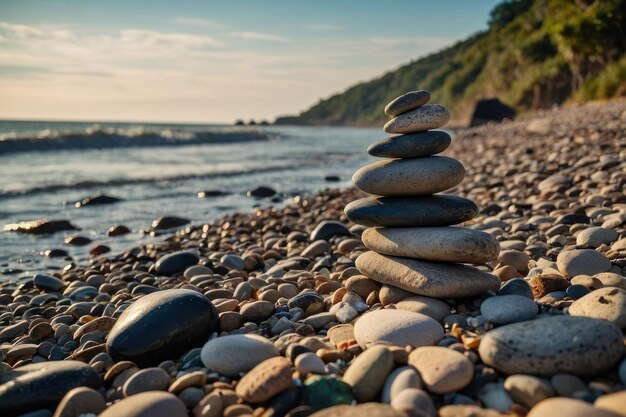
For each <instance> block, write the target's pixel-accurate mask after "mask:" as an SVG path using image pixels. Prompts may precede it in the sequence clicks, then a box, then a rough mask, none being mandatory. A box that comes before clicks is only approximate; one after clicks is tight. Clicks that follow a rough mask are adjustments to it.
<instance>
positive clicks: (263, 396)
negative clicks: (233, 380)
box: [236, 356, 292, 403]
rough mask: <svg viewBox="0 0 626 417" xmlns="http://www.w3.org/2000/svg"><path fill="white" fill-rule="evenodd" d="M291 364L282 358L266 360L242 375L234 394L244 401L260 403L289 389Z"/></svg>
mask: <svg viewBox="0 0 626 417" xmlns="http://www.w3.org/2000/svg"><path fill="white" fill-rule="evenodd" d="M291 384H292V382H291V364H290V363H289V361H288V360H287V359H285V358H284V357H282V356H279V357H275V358H270V359H266V360H265V361H263V362H261V363H259V364H258V365H257V366H255V367H254V368H253V369H252V370H251V371H250V372H248V373H247V374H246V375H244V377H243V378H241V380H240V381H239V383H238V384H237V387H236V393H237V395H239V396H240V397H241V398H243V399H244V401H248V402H251V403H262V402H265V401H268V400H269V399H271V398H273V397H274V396H275V395H277V394H278V393H280V392H282V391H285V390H286V389H288V388H289V387H291Z"/></svg>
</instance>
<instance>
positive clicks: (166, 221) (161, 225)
mask: <svg viewBox="0 0 626 417" xmlns="http://www.w3.org/2000/svg"><path fill="white" fill-rule="evenodd" d="M190 222H191V220H189V219H185V218H182V217H175V216H163V217H159V218H158V219H156V220H155V221H153V222H152V228H153V229H154V230H167V229H173V228H175V227H180V226H184V225H186V224H189V223H190Z"/></svg>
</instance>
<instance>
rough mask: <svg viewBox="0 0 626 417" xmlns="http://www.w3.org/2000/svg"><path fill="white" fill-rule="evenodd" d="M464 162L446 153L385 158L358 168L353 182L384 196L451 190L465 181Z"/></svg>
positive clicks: (367, 190) (359, 186)
mask: <svg viewBox="0 0 626 417" xmlns="http://www.w3.org/2000/svg"><path fill="white" fill-rule="evenodd" d="M464 176H465V168H464V167H463V164H461V163H460V162H459V161H457V160H456V159H453V158H449V157H447V156H426V157H423V158H410V159H384V160H382V161H378V162H374V163H373V164H370V165H366V166H364V167H363V168H361V169H359V170H358V171H357V172H355V173H354V175H353V176H352V182H353V183H354V185H355V186H356V187H357V188H358V189H360V190H362V191H365V192H366V193H370V194H374V195H381V196H390V197H393V196H409V195H430V194H436V193H439V192H442V191H446V190H449V189H450V188H453V187H454V186H456V185H458V184H459V183H460V182H461V181H463V177H464Z"/></svg>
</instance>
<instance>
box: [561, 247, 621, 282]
mask: <svg viewBox="0 0 626 417" xmlns="http://www.w3.org/2000/svg"><path fill="white" fill-rule="evenodd" d="M556 264H557V267H558V268H559V271H560V272H561V273H562V274H563V275H565V276H566V277H575V276H576V275H595V274H598V273H600V272H606V271H608V270H609V269H611V261H609V260H608V258H607V257H606V256H604V255H603V254H601V253H600V252H596V251H595V250H593V249H573V250H568V251H563V252H561V253H559V256H558V257H557V258H556Z"/></svg>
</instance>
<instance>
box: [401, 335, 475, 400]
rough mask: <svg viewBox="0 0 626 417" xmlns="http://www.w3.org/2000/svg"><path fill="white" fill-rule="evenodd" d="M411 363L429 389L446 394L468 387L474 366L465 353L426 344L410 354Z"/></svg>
mask: <svg viewBox="0 0 626 417" xmlns="http://www.w3.org/2000/svg"><path fill="white" fill-rule="evenodd" d="M409 365H411V366H413V367H414V368H415V369H416V370H417V371H418V372H419V374H420V376H421V378H422V380H423V381H424V385H425V386H426V389H428V391H430V392H433V393H435V394H446V393H449V392H453V391H457V390H460V389H462V388H464V387H466V386H467V385H468V384H469V383H470V382H471V381H472V377H473V376H474V366H473V365H472V362H471V361H470V360H469V359H467V357H466V356H465V355H463V354H462V353H459V352H457V351H455V350H452V349H448V348H445V347H440V346H425V347H419V348H417V349H415V350H414V351H413V352H411V353H410V354H409Z"/></svg>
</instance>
